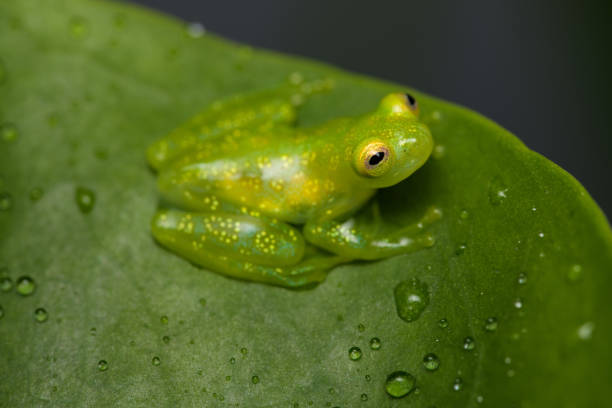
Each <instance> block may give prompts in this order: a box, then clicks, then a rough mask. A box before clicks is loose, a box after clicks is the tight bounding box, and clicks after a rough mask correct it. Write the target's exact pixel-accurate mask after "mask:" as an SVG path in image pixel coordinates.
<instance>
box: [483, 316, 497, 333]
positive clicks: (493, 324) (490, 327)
mask: <svg viewBox="0 0 612 408" xmlns="http://www.w3.org/2000/svg"><path fill="white" fill-rule="evenodd" d="M484 328H485V330H486V331H488V332H494V331H495V330H497V318H496V317H489V318H487V320H485V324H484Z"/></svg>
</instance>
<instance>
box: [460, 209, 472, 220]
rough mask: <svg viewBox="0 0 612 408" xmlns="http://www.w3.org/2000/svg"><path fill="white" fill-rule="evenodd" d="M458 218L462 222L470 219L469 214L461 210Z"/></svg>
mask: <svg viewBox="0 0 612 408" xmlns="http://www.w3.org/2000/svg"><path fill="white" fill-rule="evenodd" d="M459 218H461V219H462V220H467V219H468V218H470V213H469V212H468V211H467V210H461V212H460V213H459Z"/></svg>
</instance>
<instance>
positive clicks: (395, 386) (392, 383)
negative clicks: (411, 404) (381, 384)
mask: <svg viewBox="0 0 612 408" xmlns="http://www.w3.org/2000/svg"><path fill="white" fill-rule="evenodd" d="M415 384H416V380H415V378H414V377H413V376H412V375H410V374H408V373H407V372H405V371H395V372H393V373H391V374H389V376H388V377H387V381H386V382H385V390H386V391H387V394H389V395H390V396H392V397H394V398H402V397H405V396H406V395H408V394H409V393H410V391H412V390H413V389H414V386H415Z"/></svg>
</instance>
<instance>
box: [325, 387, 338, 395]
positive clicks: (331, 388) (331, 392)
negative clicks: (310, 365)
mask: <svg viewBox="0 0 612 408" xmlns="http://www.w3.org/2000/svg"><path fill="white" fill-rule="evenodd" d="M327 391H328V392H329V393H330V394H334V393H335V392H336V390H334V388H333V387H330V388H329V389H328V390H327Z"/></svg>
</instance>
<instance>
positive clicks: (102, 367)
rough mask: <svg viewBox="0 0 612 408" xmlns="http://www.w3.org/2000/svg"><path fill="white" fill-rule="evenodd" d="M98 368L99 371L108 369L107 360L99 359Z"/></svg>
mask: <svg viewBox="0 0 612 408" xmlns="http://www.w3.org/2000/svg"><path fill="white" fill-rule="evenodd" d="M98 370H99V371H106V370H108V363H107V362H106V360H100V361H98Z"/></svg>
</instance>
